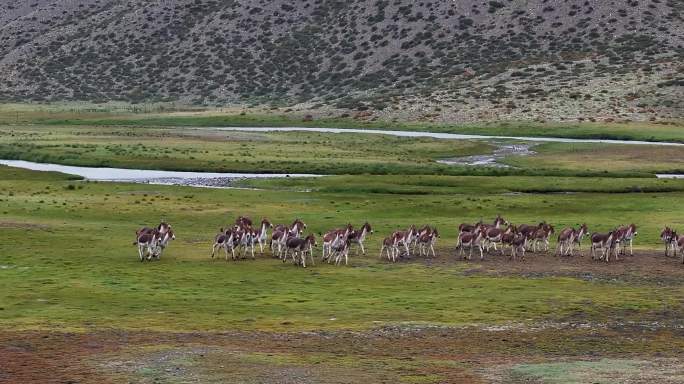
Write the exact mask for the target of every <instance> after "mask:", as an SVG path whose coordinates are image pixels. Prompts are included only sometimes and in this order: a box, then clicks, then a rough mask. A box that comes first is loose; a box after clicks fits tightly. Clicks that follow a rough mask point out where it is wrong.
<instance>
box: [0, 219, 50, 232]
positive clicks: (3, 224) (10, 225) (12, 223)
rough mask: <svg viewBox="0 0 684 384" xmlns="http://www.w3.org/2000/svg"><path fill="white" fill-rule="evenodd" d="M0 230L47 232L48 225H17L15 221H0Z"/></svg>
mask: <svg viewBox="0 0 684 384" xmlns="http://www.w3.org/2000/svg"><path fill="white" fill-rule="evenodd" d="M0 228H12V229H26V230H39V229H40V230H48V229H50V226H49V225H45V224H36V223H19V222H16V221H0Z"/></svg>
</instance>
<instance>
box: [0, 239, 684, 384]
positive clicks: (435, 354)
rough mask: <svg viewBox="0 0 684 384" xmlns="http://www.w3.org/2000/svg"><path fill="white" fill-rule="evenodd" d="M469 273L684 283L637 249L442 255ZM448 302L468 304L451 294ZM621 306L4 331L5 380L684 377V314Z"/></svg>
mask: <svg viewBox="0 0 684 384" xmlns="http://www.w3.org/2000/svg"><path fill="white" fill-rule="evenodd" d="M402 262H409V263H424V264H426V265H429V266H434V267H439V266H441V265H443V264H447V263H449V264H451V263H467V264H468V265H469V266H470V267H469V268H468V269H466V270H465V272H464V273H465V274H488V275H501V276H504V275H516V276H525V277H529V278H539V277H546V276H573V277H579V278H583V279H596V280H604V281H625V282H629V283H636V284H638V283H639V282H646V281H648V282H650V283H653V282H660V283H662V284H663V285H671V284H673V283H676V282H684V266H682V265H681V261H680V259H675V258H672V257H670V258H665V257H664V256H663V255H662V254H661V253H653V252H646V251H637V252H636V253H635V255H634V256H625V257H623V258H622V259H621V260H620V261H618V262H611V263H605V262H597V261H592V260H591V258H590V257H589V256H587V255H586V252H585V255H584V256H583V257H578V256H576V257H572V258H555V257H553V256H551V255H546V256H545V255H543V254H529V255H528V256H527V258H526V259H525V261H515V262H513V261H509V260H508V257H501V256H495V255H488V256H487V257H486V258H485V260H484V261H480V260H479V257H478V258H473V260H471V261H463V260H460V259H457V258H456V257H455V256H454V255H453V254H449V255H447V254H446V250H442V252H441V255H439V257H438V258H436V259H433V260H430V259H425V258H413V259H411V260H405V261H402ZM445 305H456V304H454V303H447V304H445ZM655 316H656V317H654V318H649V319H644V321H643V322H642V323H635V322H625V321H622V320H621V319H620V317H619V314H616V315H615V316H614V317H612V318H611V319H610V320H609V321H606V322H605V323H592V322H587V321H586V320H585V319H582V318H571V319H554V320H549V321H544V322H537V323H525V324H522V323H521V324H508V325H504V326H487V325H478V326H468V327H436V326H434V327H433V326H418V325H395V326H385V327H380V328H377V329H372V330H366V331H316V332H296V333H288V332H284V331H283V332H277V331H276V332H259V331H256V330H255V331H253V332H240V331H231V330H230V325H229V324H227V325H226V330H224V331H217V332H185V333H170V332H145V331H127V330H117V329H98V330H92V331H86V332H80V333H70V332H63V331H60V330H52V331H8V330H5V331H0V383H359V382H366V383H461V382H462V383H487V382H494V383H564V382H577V383H584V382H592V383H594V382H596V383H684V352H683V351H684V320H683V319H682V318H681V316H680V314H679V313H667V312H666V311H663V312H662V313H658V314H656V315H655Z"/></svg>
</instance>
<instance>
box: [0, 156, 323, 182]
mask: <svg viewBox="0 0 684 384" xmlns="http://www.w3.org/2000/svg"><path fill="white" fill-rule="evenodd" d="M0 164H2V165H7V166H10V167H16V168H24V169H31V170H34V171H52V172H60V173H66V174H69V175H76V176H81V177H83V178H85V179H88V180H97V181H119V182H129V183H147V184H162V185H186V186H191V187H213V188H227V187H229V185H230V182H231V181H233V180H235V179H254V178H280V177H316V176H319V175H311V174H303V173H221V172H182V171H156V170H149V169H125V168H97V167H77V166H71V165H60V164H49V163H34V162H32V161H24V160H0Z"/></svg>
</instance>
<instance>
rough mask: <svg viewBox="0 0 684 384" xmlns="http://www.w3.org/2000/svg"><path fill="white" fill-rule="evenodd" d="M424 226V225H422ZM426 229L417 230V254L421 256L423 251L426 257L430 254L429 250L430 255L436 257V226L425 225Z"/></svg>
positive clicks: (437, 236) (437, 235)
mask: <svg viewBox="0 0 684 384" xmlns="http://www.w3.org/2000/svg"><path fill="white" fill-rule="evenodd" d="M424 228H425V227H424ZM426 228H427V229H425V230H421V231H419V234H418V236H416V237H417V243H418V255H419V256H423V253H424V254H425V256H426V257H428V256H430V251H432V257H436V255H435V243H437V239H438V238H439V232H438V231H437V228H434V227H430V226H426Z"/></svg>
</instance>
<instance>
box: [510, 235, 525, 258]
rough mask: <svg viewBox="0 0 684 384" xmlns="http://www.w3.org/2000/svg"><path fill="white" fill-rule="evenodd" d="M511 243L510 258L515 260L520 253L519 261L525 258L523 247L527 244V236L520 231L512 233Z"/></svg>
mask: <svg viewBox="0 0 684 384" xmlns="http://www.w3.org/2000/svg"><path fill="white" fill-rule="evenodd" d="M510 245H511V259H513V261H515V259H516V257H517V256H518V254H520V261H523V260H525V247H526V245H527V236H525V235H523V234H521V233H514V234H513V239H512V240H511V242H510Z"/></svg>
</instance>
